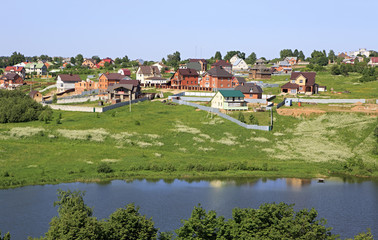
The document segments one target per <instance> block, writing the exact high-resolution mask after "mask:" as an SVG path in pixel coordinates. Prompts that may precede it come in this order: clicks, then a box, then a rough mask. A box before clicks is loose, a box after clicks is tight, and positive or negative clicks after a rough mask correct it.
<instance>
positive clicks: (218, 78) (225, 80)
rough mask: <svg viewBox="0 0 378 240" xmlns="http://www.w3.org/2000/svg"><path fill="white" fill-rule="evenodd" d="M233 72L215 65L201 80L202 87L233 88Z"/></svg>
mask: <svg viewBox="0 0 378 240" xmlns="http://www.w3.org/2000/svg"><path fill="white" fill-rule="evenodd" d="M232 77H233V76H232V74H231V73H229V72H228V71H226V70H224V69H223V68H222V67H220V66H215V67H213V68H211V69H210V70H209V71H207V72H206V73H205V74H204V75H203V77H202V79H201V82H200V86H201V87H206V88H208V87H210V88H215V89H221V88H229V89H231V88H232Z"/></svg>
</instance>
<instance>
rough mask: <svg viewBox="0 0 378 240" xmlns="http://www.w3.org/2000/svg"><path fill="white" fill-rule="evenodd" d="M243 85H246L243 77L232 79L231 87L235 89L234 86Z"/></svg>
mask: <svg viewBox="0 0 378 240" xmlns="http://www.w3.org/2000/svg"><path fill="white" fill-rule="evenodd" d="M244 83H246V81H245V78H243V77H232V87H233V88H234V87H236V86H239V85H243V84H244Z"/></svg>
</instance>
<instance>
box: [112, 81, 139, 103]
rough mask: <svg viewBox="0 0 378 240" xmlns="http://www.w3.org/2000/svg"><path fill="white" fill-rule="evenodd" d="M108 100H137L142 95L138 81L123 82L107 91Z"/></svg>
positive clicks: (113, 85)
mask: <svg viewBox="0 0 378 240" xmlns="http://www.w3.org/2000/svg"><path fill="white" fill-rule="evenodd" d="M106 93H107V94H108V99H111V100H117V99H119V100H120V101H124V100H133V99H137V98H138V97H139V95H140V94H141V87H140V82H139V81H138V80H121V81H119V82H118V83H116V84H112V85H110V86H109V87H108V88H107V89H106Z"/></svg>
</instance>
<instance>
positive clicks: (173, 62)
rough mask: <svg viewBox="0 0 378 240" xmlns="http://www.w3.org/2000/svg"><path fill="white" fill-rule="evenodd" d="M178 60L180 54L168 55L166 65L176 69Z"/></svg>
mask: <svg viewBox="0 0 378 240" xmlns="http://www.w3.org/2000/svg"><path fill="white" fill-rule="evenodd" d="M180 60H181V57H180V52H178V51H176V52H174V53H173V54H169V55H168V56H167V65H169V66H172V67H174V68H178V65H179V63H180Z"/></svg>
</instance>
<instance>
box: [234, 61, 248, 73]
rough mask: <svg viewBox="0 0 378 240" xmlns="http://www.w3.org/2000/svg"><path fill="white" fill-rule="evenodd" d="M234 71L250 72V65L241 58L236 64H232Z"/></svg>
mask: <svg viewBox="0 0 378 240" xmlns="http://www.w3.org/2000/svg"><path fill="white" fill-rule="evenodd" d="M232 70H233V71H243V70H248V64H247V63H246V62H245V61H244V60H243V59H241V58H239V59H238V60H236V62H234V63H233V64H232Z"/></svg>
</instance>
